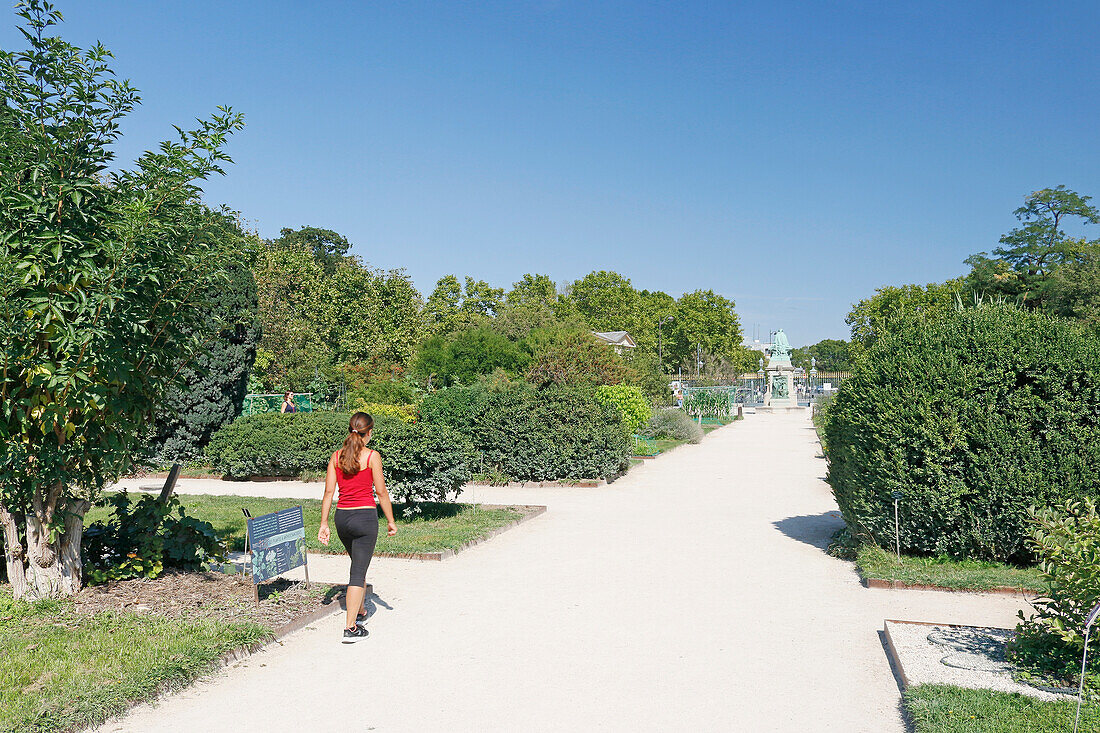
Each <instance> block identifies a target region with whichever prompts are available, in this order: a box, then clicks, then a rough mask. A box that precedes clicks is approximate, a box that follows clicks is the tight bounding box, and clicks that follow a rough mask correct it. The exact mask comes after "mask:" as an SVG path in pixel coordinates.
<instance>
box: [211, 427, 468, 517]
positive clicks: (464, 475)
mask: <svg viewBox="0 0 1100 733" xmlns="http://www.w3.org/2000/svg"><path fill="white" fill-rule="evenodd" d="M349 417H350V416H349V415H348V414H347V413H339V412H336V413H332V412H304V413H303V412H300V413H294V414H282V413H264V414H261V415H251V416H249V417H243V418H241V419H239V420H237V421H236V422H234V423H233V424H231V425H228V426H226V427H225V428H223V429H222V430H220V431H218V432H217V433H216V434H215V435H214V438H213V440H211V441H210V445H209V446H207V449H206V455H207V457H208V458H209V459H210V462H211V465H213V466H214V468H215V470H217V471H221V472H223V473H225V474H226V475H228V476H231V477H233V478H249V477H252V476H297V475H299V474H301V473H302V471H318V472H324V471H325V470H326V468H327V467H328V461H329V457H330V456H331V455H332V452H333V451H334V450H337V449H338V448H339V447H340V446H341V445H342V444H343V442H344V438H345V437H346V436H347V434H348V419H349ZM370 447H371V448H374V449H375V450H377V451H378V452H379V453H380V454H381V455H382V459H383V462H384V464H385V472H386V485H387V487H388V488H389V490H390V493H391V494H392V495H393V496H394V498H395V499H396V500H398V501H448V500H450V499H453V498H454V496H456V495H457V494H458V492H459V491H460V490H461V488H462V485H463V484H464V483H466V481H468V480H469V478H470V466H471V461H472V458H473V451H472V447H471V446H470V442H469V441H468V440H467V439H465V438H464V437H463V436H462V435H460V434H458V433H456V432H454V431H452V430H448V429H446V428H445V427H438V426H429V425H422V424H414V425H409V424H406V423H404V422H402V421H400V420H397V419H394V418H387V417H379V418H377V419H376V420H375V424H374V434H373V437H372V439H371V442H370Z"/></svg>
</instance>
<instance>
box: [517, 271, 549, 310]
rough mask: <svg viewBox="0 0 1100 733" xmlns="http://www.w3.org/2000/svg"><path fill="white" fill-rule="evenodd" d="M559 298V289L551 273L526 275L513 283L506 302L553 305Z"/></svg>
mask: <svg viewBox="0 0 1100 733" xmlns="http://www.w3.org/2000/svg"><path fill="white" fill-rule="evenodd" d="M557 300H558V289H557V287H556V286H555V285H554V281H553V280H551V279H550V276H549V275H532V274H530V273H528V274H526V275H524V276H523V277H522V278H521V279H520V281H519V282H516V283H512V289H511V290H510V291H508V297H507V299H506V302H507V304H508V305H510V306H519V305H530V304H538V305H545V306H553V305H554V303H556V302H557Z"/></svg>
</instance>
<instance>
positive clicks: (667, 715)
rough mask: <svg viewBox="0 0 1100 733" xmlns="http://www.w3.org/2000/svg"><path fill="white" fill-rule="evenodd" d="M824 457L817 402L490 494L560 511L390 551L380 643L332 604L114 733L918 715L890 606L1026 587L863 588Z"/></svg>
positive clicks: (383, 565) (947, 609)
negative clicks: (359, 635) (905, 701)
mask: <svg viewBox="0 0 1100 733" xmlns="http://www.w3.org/2000/svg"><path fill="white" fill-rule="evenodd" d="M819 452H820V448H819V446H818V444H817V441H816V437H815V435H814V432H813V428H812V426H811V425H810V422H809V419H808V416H806V415H804V414H798V413H792V414H775V415H765V414H760V415H753V416H750V417H749V418H747V419H746V420H745V421H744V422H740V423H734V424H733V425H731V426H729V427H726V428H723V429H721V430H718V431H716V432H714V433H712V434H711V435H709V436H708V437H707V438H706V440H705V441H704V442H703V443H702V444H701V445H698V446H684V447H681V448H678V449H676V450H674V451H672V452H670V453H668V454H667V455H665V456H662V457H661V458H659V459H658V460H656V461H654V462H653V463H651V464H649V465H646V466H645V467H643V468H641V469H640V470H638V471H637V472H632V473H631V474H630V475H629V476H627V477H626V478H623V479H620V480H619V481H617V482H615V483H614V484H612V485H610V486H607V487H600V488H595V489H560V488H554V489H550V488H547V489H534V488H532V489H515V488H500V489H493V488H490V487H477V488H476V489H471V495H470V496H469V497H468V498H476V500H478V501H484V502H491V503H510V502H514V503H525V504H547V505H548V506H549V511H548V512H547V513H546V514H544V515H542V516H540V517H538V518H536V519H533V520H531V521H529V522H526V523H524V524H522V525H520V526H519V527H516V528H515V529H512V530H510V531H508V532H506V533H504V534H502V535H501V536H499V537H496V538H494V539H493V540H492V541H491V542H488V543H485V544H482V545H479V546H477V547H474V548H472V549H470V550H467V551H465V552H462V553H460V554H459V555H457V556H456V557H454V558H453V559H450V560H447V561H446V562H443V563H417V562H414V561H402V560H387V559H378V560H376V561H375V563H374V564H373V565H372V566H371V572H370V575H369V577H368V580H370V582H372V583H373V584H374V588H375V592H376V593H377V597H376V599H375V605H376V609H377V610H376V612H375V613H374V615H373V616H372V618H371V620H370V624H369V628H370V630H371V637H370V639H369V640H367V641H365V642H362V643H360V644H356V645H349V646H344V645H340V644H339V643H338V641H337V639H338V632H339V628H340V620H339V619H338V618H336V617H333V618H330V619H326V620H325V621H323V622H320V623H318V624H317V625H316V627H314V628H312V629H306V630H303V631H301V632H299V633H297V634H295V635H293V636H291V637H289V638H288V639H287V640H286V642H285V643H284V644H283V645H281V646H275V647H273V648H271V649H269V650H267V651H264V652H262V653H260V654H259V655H257V656H254V657H252V658H251V659H250V660H247V661H245V662H242V663H240V664H239V665H238V666H237V667H235V668H230V669H228V670H226V671H224V672H222V673H220V674H218V675H215V676H214V677H213V678H211V679H210V680H208V681H205V682H202V683H199V684H198V685H196V686H194V687H192V688H190V689H188V690H186V691H184V692H182V693H180V694H177V695H172V696H169V697H167V698H165V699H163V700H162V702H161V703H160V705H159V706H157V707H149V706H142V707H141V708H138V709H136V710H135V711H134V712H133V713H132V714H131V715H130V716H128V717H127V718H125V719H122V720H120V721H117V722H115V723H113V724H109V725H107V726H105V727H104V728H103V730H106V731H150V732H153V731H156V732H157V733H163V732H165V731H194V730H210V731H234V730H247V731H251V730H264V731H269V732H275V731H294V732H295V733H300V732H301V731H311V730H324V729H333V730H344V729H347V728H349V727H361V728H363V729H374V730H381V731H443V730H446V731H512V730H524V731H589V730H606V731H800V732H801V731H815V732H816V731H845V732H848V733H851V732H855V731H868V732H871V731H873V732H874V733H887V732H889V731H898V732H900V731H903V730H904V726H903V723H902V720H901V716H900V713H899V704H900V696H899V693H898V688H897V685H896V683H895V681H894V677H893V675H892V672H891V670H890V666H889V663H888V662H887V658H886V655H885V653H884V651H883V647H882V642H881V641H880V630H881V629H882V626H883V620H884V619H886V618H894V619H910V620H920V621H934V622H940V623H964V624H976V625H989V626H1010V625H1012V623H1013V619H1014V616H1015V612H1016V610H1017V609H1018V608H1019V604H1020V603H1021V601H1020V600H1019V599H1016V598H1010V597H1003V596H980V595H972V594H949V593H937V592H932V591H891V590H868V589H865V588H863V587H862V586H861V585H860V584H859V581H858V578H857V577H856V575H855V573H854V571H853V569H852V565H851V563H848V562H844V561H841V560H837V559H835V558H831V557H829V556H827V555H826V554H825V553H824V552H823V551H822V548H823V547H824V545H825V544H826V542H827V540H828V538H829V536H830V535H831V534H832V532H833V531H835V529H836V528H838V527H839V526H840V520H839V519H838V518H837V517H836V514H835V512H836V505H835V503H834V502H833V499H832V496H831V495H830V493H829V489H828V487H827V486H826V484H825V483H824V482H823V481H822V477H823V476H824V473H825V463H824V461H823V460H822V459H821V458H818V457H817V455H818V454H819ZM257 486H263V485H257ZM194 490H195V489H194V488H191V487H190V486H188V485H187V484H185V485H183V486H181V488H180V491H182V492H187V491H194ZM238 493H239V492H238ZM265 493H266V492H265ZM307 495H310V496H312V495H315V494H314V493H310V494H307ZM349 715H350V717H349Z"/></svg>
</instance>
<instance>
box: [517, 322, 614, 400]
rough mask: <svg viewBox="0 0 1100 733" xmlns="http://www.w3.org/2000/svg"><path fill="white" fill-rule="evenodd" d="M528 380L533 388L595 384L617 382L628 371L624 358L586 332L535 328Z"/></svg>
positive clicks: (530, 341)
mask: <svg viewBox="0 0 1100 733" xmlns="http://www.w3.org/2000/svg"><path fill="white" fill-rule="evenodd" d="M528 343H529V344H530V345H531V346H532V347H533V348H534V355H533V356H532V357H531V364H530V366H529V367H528V368H527V381H528V382H530V383H531V384H533V385H535V386H536V387H549V386H551V385H557V386H564V387H596V386H599V385H601V384H619V383H620V382H623V381H624V380H626V379H628V378H629V377H630V376H631V375H630V370H629V369H628V368H627V366H626V364H625V363H624V362H623V358H622V357H621V356H619V355H618V354H617V353H615V350H614V349H613V348H611V347H609V346H608V345H607V344H606V343H603V342H601V341H599V340H598V339H597V338H596V337H595V336H593V335H592V334H591V333H590V332H588V331H581V330H569V331H564V332H563V331H536V332H534V333H532V334H531V336H530V338H529V341H528Z"/></svg>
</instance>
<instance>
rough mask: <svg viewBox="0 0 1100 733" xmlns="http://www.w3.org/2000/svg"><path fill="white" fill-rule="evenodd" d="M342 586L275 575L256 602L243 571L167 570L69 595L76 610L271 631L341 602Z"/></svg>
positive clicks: (338, 606) (266, 584)
mask: <svg viewBox="0 0 1100 733" xmlns="http://www.w3.org/2000/svg"><path fill="white" fill-rule="evenodd" d="M343 598H344V588H343V586H332V585H326V584H322V583H312V584H310V587H309V588H306V587H305V585H304V584H302V583H298V582H296V581H290V580H284V579H281V578H280V579H277V580H273V581H271V582H270V583H263V584H261V585H260V604H259V605H258V606H257V605H256V600H255V596H254V595H253V589H252V583H251V582H249V580H248V579H247V577H246V576H243V575H226V574H223V573H211V572H205V573H186V572H177V571H168V572H165V573H164V574H163V575H161V576H160V577H159V578H156V579H153V580H148V579H145V578H136V579H134V580H118V581H112V582H110V583H107V584H105V585H97V586H90V587H87V588H85V589H84V590H82V591H81V592H80V593H79V594H77V596H76V597H75V598H73V609H74V611H76V613H78V614H82V615H83V614H94V613H99V612H100V611H123V612H127V613H150V614H158V615H160V616H164V617H166V618H187V619H195V618H210V619H217V620H219V621H252V622H254V623H257V624H260V625H261V626H265V627H267V628H269V629H271V630H272V631H275V630H277V629H280V628H282V627H283V626H285V625H287V624H288V623H290V622H292V621H294V620H295V619H297V618H300V617H302V616H304V615H306V614H311V613H314V612H316V611H318V610H319V609H321V608H326V607H327V608H331V609H332V610H333V611H336V609H338V608H340V607H341V604H342V602H343Z"/></svg>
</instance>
